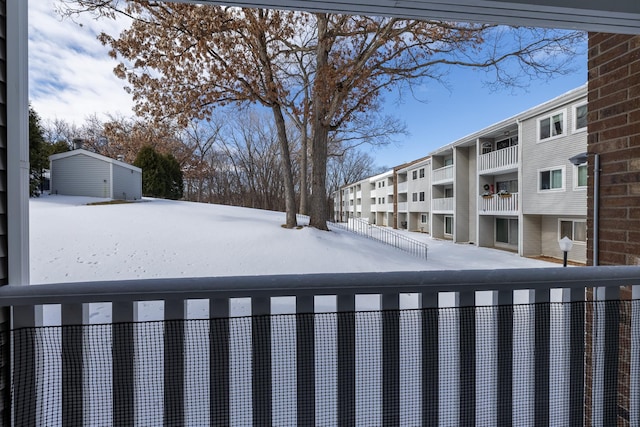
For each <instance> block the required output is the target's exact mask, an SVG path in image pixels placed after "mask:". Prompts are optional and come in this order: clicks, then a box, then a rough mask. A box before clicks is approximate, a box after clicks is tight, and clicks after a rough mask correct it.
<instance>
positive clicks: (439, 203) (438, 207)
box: [431, 197, 453, 213]
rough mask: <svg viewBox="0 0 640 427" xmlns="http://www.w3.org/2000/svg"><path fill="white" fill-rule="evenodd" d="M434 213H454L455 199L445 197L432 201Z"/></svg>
mask: <svg viewBox="0 0 640 427" xmlns="http://www.w3.org/2000/svg"><path fill="white" fill-rule="evenodd" d="M431 211H432V212H433V213H453V197H443V198H440V199H433V200H431Z"/></svg>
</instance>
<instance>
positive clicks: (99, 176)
mask: <svg viewBox="0 0 640 427" xmlns="http://www.w3.org/2000/svg"><path fill="white" fill-rule="evenodd" d="M51 166H52V167H51V192H52V193H54V194H55V193H57V194H66V195H69V196H88V197H103V198H110V197H111V187H110V186H111V172H110V164H109V163H108V162H105V161H102V160H99V159H94V158H92V157H89V156H86V155H83V154H78V155H76V156H71V157H65V158H62V159H57V160H54V161H52V162H51Z"/></svg>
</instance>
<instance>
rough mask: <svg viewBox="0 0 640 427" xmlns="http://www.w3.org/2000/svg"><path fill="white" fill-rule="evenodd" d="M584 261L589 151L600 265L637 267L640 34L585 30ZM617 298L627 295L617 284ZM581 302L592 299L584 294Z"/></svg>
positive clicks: (624, 396)
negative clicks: (597, 206) (597, 169)
mask: <svg viewBox="0 0 640 427" xmlns="http://www.w3.org/2000/svg"><path fill="white" fill-rule="evenodd" d="M588 66H589V106H588V108H589V124H588V130H589V137H588V152H589V154H590V156H589V188H590V189H591V190H590V191H589V195H588V197H587V209H588V212H587V228H588V241H587V260H588V264H589V265H593V261H594V257H593V254H594V240H593V237H594V235H593V229H594V215H593V205H594V203H593V202H594V198H593V191H592V189H593V186H594V179H593V178H594V155H595V154H599V155H600V186H599V193H600V197H599V201H600V209H599V214H600V221H599V227H598V230H599V234H600V235H599V239H598V240H599V249H598V258H599V264H600V265H640V36H630V35H620V34H605V33H591V34H589V64H588ZM620 299H621V300H623V301H624V300H627V302H628V300H629V299H631V289H630V288H623V289H622V290H621V295H620ZM587 300H593V294H592V292H588V294H587ZM629 316H630V313H629V305H628V304H626V303H622V304H621V310H620V327H619V334H618V344H619V349H620V358H619V360H618V399H617V400H618V402H617V415H618V419H617V425H618V426H628V425H629V375H630V365H629V356H630V354H631V353H630V337H631V330H630V327H629ZM586 322H587V325H586V343H585V344H586V346H585V351H586V354H585V363H586V370H585V371H586V372H587V377H586V378H585V391H586V393H585V394H586V399H585V405H586V408H585V425H587V426H590V425H592V421H593V420H592V419H591V391H592V388H591V387H592V384H593V377H592V375H590V374H589V373H590V372H592V360H593V357H592V356H593V353H592V350H593V346H592V338H593V328H594V325H593V310H591V309H588V310H587V313H586Z"/></svg>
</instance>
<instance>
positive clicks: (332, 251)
mask: <svg viewBox="0 0 640 427" xmlns="http://www.w3.org/2000/svg"><path fill="white" fill-rule="evenodd" d="M100 201H103V199H94V198H88V197H72V196H55V195H51V196H43V197H40V198H36V199H31V200H30V251H31V256H30V259H31V283H34V284H43V283H58V282H78V281H91V280H118V279H135V278H154V277H205V276H238V275H264V274H299V273H339V272H343V273H346V272H365V271H368V272H382V271H426V270H461V269H496V268H527V267H555V266H557V264H551V263H547V262H544V261H538V260H532V259H526V258H522V257H519V256H518V255H517V254H514V253H510V252H505V251H500V250H495V249H488V248H478V247H475V246H472V245H457V244H453V243H451V242H447V241H437V240H433V239H431V238H430V237H429V236H428V235H426V234H419V233H409V236H410V237H412V238H414V239H419V240H424V241H426V242H427V244H428V245H429V259H428V260H427V261H424V260H421V259H418V258H416V257H413V256H411V255H409V254H407V253H405V252H402V251H399V250H397V249H394V248H391V247H387V246H385V245H383V244H381V243H377V242H374V241H371V240H368V239H365V238H361V237H357V236H354V235H352V234H350V233H348V232H345V231H341V230H338V231H332V232H330V233H327V232H322V231H318V230H315V229H312V228H308V227H304V228H302V229H300V230H287V229H284V228H282V227H280V225H281V224H283V223H284V213H281V212H270V211H262V210H255V209H246V208H239V207H232V206H220V205H208V204H199V203H190V202H176V201H169V200H159V199H144V200H143V201H141V202H137V203H126V204H104V205H87V204H88V203H95V202H100Z"/></svg>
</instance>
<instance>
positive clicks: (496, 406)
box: [0, 267, 640, 426]
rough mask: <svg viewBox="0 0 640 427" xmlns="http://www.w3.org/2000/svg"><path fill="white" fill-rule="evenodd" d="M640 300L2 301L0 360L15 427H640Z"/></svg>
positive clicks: (542, 291)
mask: <svg viewBox="0 0 640 427" xmlns="http://www.w3.org/2000/svg"><path fill="white" fill-rule="evenodd" d="M626 285H635V286H636V287H635V288H633V292H634V294H633V295H634V299H630V300H625V299H621V286H626ZM638 285H640V268H637V267H636V268H634V267H617V268H611V267H597V268H591V267H584V268H549V269H525V270H515V269H514V270H489V271H487V270H485V271H449V272H420V273H419V272H410V273H376V274H368V273H359V274H323V275H295V276H262V277H259V276H258V277H229V278H181V279H157V280H130V281H119V282H92V283H72V284H57V285H40V286H4V287H0V306H4V307H12V311H13V314H12V321H13V328H12V330H11V331H8V332H2V333H0V334H4V335H3V339H1V340H0V343H2V345H3V346H4V345H9V344H8V343H9V342H11V351H12V356H13V357H12V360H13V365H12V370H11V371H12V380H11V381H12V407H11V411H12V416H13V424H14V425H19V426H57V425H62V426H66V425H74V426H76V425H78V426H80V425H132V424H138V425H172V426H174V425H175V426H178V425H180V426H182V425H193V426H201V425H215V426H218V425H233V426H245V425H254V426H264V425H278V426H288V425H292V426H293V425H299V426H306V425H330V426H331V425H336V426H360V425H361V426H371V425H381V426H382V425H384V426H400V425H402V426H404V425H429V426H431V425H433V426H437V425H500V426H508V425H536V426H538V425H563V426H564V425H569V426H579V425H583V424H584V423H585V420H586V419H587V418H589V420H590V422H591V423H592V424H593V425H616V423H617V420H618V419H619V417H622V418H623V419H626V420H627V421H628V423H629V425H637V422H638V421H639V420H640V375H639V373H640V357H639V355H640V351H638V349H640V301H638V292H637V291H638ZM587 288H595V289H596V294H597V297H596V299H595V300H594V301H591V300H589V301H587V300H586V299H585V289H587ZM622 289H625V288H622ZM478 291H485V292H478ZM486 291H491V292H486ZM104 302H108V303H107V304H106V305H105V304H102V305H94V304H96V303H104ZM44 306H46V310H45V309H44ZM41 310H44V317H42V318H43V319H44V320H45V324H42V322H41V321H40V318H41V316H40V315H39V314H38V313H39V312H40V311H41ZM52 310H53V313H51V311H52ZM151 318H153V319H155V320H146V321H142V320H143V319H151ZM47 322H49V323H51V325H49V326H47V325H46V323H47ZM7 334H8V335H7ZM588 336H591V337H592V338H591V339H590V340H589V339H588V338H585V337H588ZM8 337H10V338H11V340H9V339H6V338H8ZM625 369H626V370H625ZM625 381H626V383H625ZM621 382H622V383H621ZM587 384H588V386H589V387H585V385H587ZM620 384H623V385H624V386H625V387H626V390H627V392H626V396H622V397H621V396H620V394H619V390H624V388H620ZM585 390H586V392H585ZM622 394H624V393H622Z"/></svg>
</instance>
